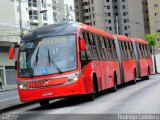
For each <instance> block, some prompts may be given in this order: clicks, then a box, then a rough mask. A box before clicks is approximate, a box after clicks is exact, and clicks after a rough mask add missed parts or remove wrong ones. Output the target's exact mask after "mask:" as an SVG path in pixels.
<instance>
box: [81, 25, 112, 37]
mask: <svg viewBox="0 0 160 120" xmlns="http://www.w3.org/2000/svg"><path fill="white" fill-rule="evenodd" d="M80 28H81V29H83V30H87V31H89V32H93V33H96V34H100V35H103V36H107V37H109V38H112V39H113V38H114V36H113V35H112V34H110V33H107V32H106V31H103V30H101V29H99V28H95V27H92V26H89V25H86V24H83V23H81V24H80Z"/></svg>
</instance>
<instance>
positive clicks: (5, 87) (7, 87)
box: [0, 84, 17, 92]
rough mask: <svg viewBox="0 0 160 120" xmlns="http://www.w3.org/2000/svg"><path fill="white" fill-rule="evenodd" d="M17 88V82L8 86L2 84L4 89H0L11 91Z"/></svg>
mask: <svg viewBox="0 0 160 120" xmlns="http://www.w3.org/2000/svg"><path fill="white" fill-rule="evenodd" d="M16 89H17V84H15V85H6V86H2V89H0V92H5V91H11V90H16Z"/></svg>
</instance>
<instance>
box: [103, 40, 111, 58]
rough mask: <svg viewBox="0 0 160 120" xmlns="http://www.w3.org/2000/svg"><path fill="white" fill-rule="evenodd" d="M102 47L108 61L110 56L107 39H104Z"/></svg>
mask: <svg viewBox="0 0 160 120" xmlns="http://www.w3.org/2000/svg"><path fill="white" fill-rule="evenodd" d="M104 45H105V51H106V56H107V59H108V60H109V59H110V55H109V51H108V48H109V47H108V46H109V43H108V38H106V37H105V38H104Z"/></svg>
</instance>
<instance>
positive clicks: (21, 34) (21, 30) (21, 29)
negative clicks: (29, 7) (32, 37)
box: [18, 0, 23, 40]
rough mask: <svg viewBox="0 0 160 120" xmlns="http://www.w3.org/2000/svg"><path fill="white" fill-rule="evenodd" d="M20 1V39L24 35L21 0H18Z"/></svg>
mask: <svg viewBox="0 0 160 120" xmlns="http://www.w3.org/2000/svg"><path fill="white" fill-rule="evenodd" d="M18 3H19V28H20V40H21V38H22V36H23V28H22V9H21V0H18Z"/></svg>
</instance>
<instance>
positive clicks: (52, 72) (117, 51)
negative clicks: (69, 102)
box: [9, 22, 152, 107]
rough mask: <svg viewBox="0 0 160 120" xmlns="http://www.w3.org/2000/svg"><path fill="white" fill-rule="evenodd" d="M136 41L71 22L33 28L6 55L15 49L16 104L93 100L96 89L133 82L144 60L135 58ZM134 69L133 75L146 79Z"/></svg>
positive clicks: (12, 52)
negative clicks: (77, 97) (77, 98)
mask: <svg viewBox="0 0 160 120" xmlns="http://www.w3.org/2000/svg"><path fill="white" fill-rule="evenodd" d="M134 41H136V42H134ZM138 41H139V40H137V39H135V40H132V39H131V38H128V37H125V36H120V35H112V34H109V33H107V32H104V31H102V30H99V29H97V28H94V27H91V26H88V25H85V24H82V23H77V22H66V23H62V24H54V25H47V26H43V27H40V28H37V29H35V30H34V31H33V32H32V33H30V34H28V35H25V36H23V38H22V40H21V43H20V45H13V46H12V47H11V48H10V51H9V57H10V59H13V58H14V51H15V47H19V52H18V60H17V61H16V64H15V66H16V71H17V80H18V91H19V96H20V100H21V101H22V102H26V101H33V100H34V101H39V103H40V105H41V106H42V107H45V106H47V105H49V100H51V99H54V98H59V97H67V96H73V95H87V97H88V98H89V99H90V100H94V98H95V95H96V94H97V93H98V92H99V91H102V90H105V89H108V88H112V89H113V90H114V91H116V89H117V85H120V84H122V83H125V82H128V81H131V80H132V81H133V82H134V83H135V82H136V78H137V74H139V72H138V69H137V68H138V67H137V63H139V68H141V67H142V65H141V64H142V62H143V61H144V60H143V59H142V60H141V59H140V58H139V57H138V58H136V55H137V53H136V52H137V51H138V50H134V49H137V47H136V48H135V46H137V44H138ZM133 44H134V45H133ZM147 48H148V47H147ZM138 52H139V51H138ZM146 54H147V53H146ZM138 55H139V54H138ZM138 55H137V56H138ZM149 55H150V54H149ZM149 62H150V64H149V65H148V68H149V69H148V68H147V71H148V70H149V72H148V73H151V72H152V71H151V70H150V69H151V68H152V67H151V66H150V65H151V63H152V61H151V59H150V60H149ZM142 69H143V68H142ZM144 69H145V68H144ZM139 71H140V72H141V74H140V75H139V77H144V76H146V75H149V74H146V72H144V74H143V73H142V71H144V70H141V69H140V70H139Z"/></svg>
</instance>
